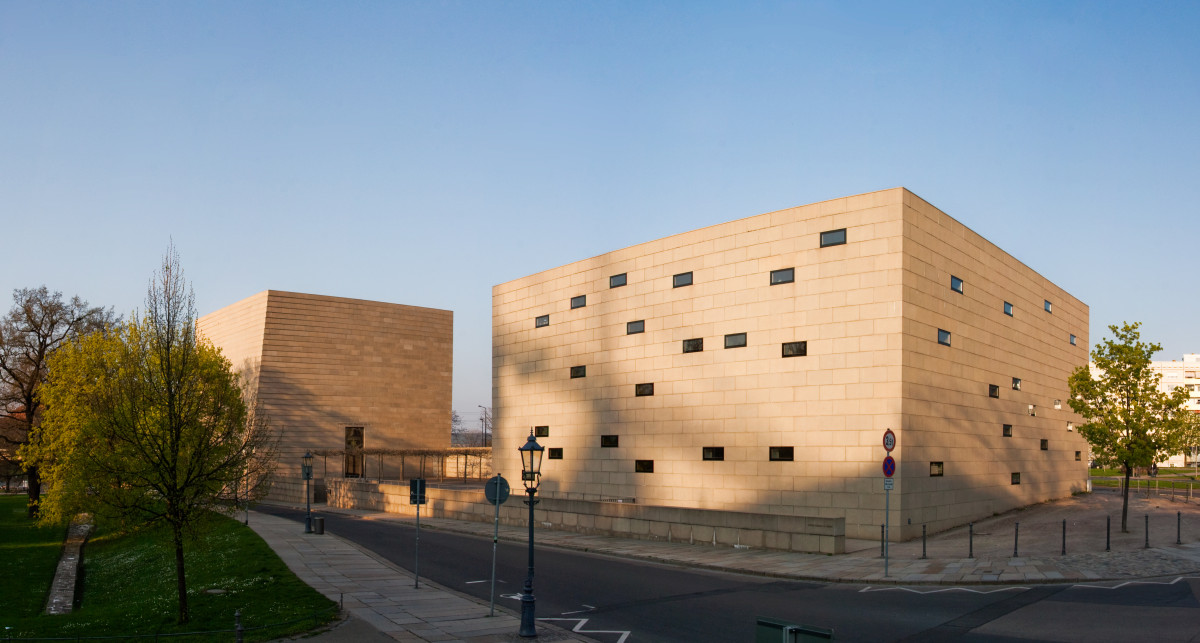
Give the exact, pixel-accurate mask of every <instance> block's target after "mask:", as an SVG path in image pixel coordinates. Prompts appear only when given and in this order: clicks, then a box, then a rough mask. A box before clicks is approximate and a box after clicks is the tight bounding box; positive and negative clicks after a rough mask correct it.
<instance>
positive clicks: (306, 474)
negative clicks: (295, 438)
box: [300, 451, 312, 534]
mask: <svg viewBox="0 0 1200 643" xmlns="http://www.w3.org/2000/svg"><path fill="white" fill-rule="evenodd" d="M300 460H301V465H300V475H301V477H303V478H304V533H306V534H311V533H312V501H311V500H310V497H311V494H309V488H308V487H309V484H311V482H310V481H311V480H312V452H310V451H305V452H304V457H303V458H300Z"/></svg>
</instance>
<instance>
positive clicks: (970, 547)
mask: <svg viewBox="0 0 1200 643" xmlns="http://www.w3.org/2000/svg"><path fill="white" fill-rule="evenodd" d="M974 557H975V523H973V522H969V523H967V558H974Z"/></svg>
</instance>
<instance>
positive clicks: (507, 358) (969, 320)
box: [492, 188, 1088, 539]
mask: <svg viewBox="0 0 1200 643" xmlns="http://www.w3.org/2000/svg"><path fill="white" fill-rule="evenodd" d="M492 302H493V303H492V315H493V331H492V332H493V359H492V365H493V394H492V395H493V404H494V412H495V418H496V422H497V429H496V434H495V453H494V458H495V462H496V470H498V471H502V472H504V473H505V474H509V472H512V473H511V475H514V476H515V475H517V474H518V472H519V471H520V468H521V465H520V461H519V458H518V455H517V447H518V446H520V445H521V444H522V443H523V442H524V441H525V439H526V437H527V436H528V434H529V432H530V430H531V428H533V429H534V430H535V431H536V434H537V436H538V441H539V443H540V444H542V445H543V446H545V447H546V448H547V458H546V459H545V461H544V462H543V467H542V472H543V477H542V483H541V491H540V493H541V494H542V495H544V496H548V497H550V498H563V499H575V500H613V501H615V500H621V501H623V502H635V503H638V504H646V505H656V506H665V507H685V508H694V509H711V510H721V511H732V512H748V513H757V514H770V515H785V516H815V517H824V518H844V520H845V534H846V535H847V536H848V537H859V538H875V537H878V535H879V525H880V524H881V523H883V521H884V475H883V472H882V470H881V463H882V461H883V459H884V457H885V455H887V454H886V452H885V450H884V448H883V446H882V438H883V434H884V431H885V430H887V429H889V428H890V429H892V430H893V431H894V432H895V434H896V436H897V446H896V448H895V451H894V452H893V453H892V455H893V456H894V457H895V458H896V460H897V462H898V468H897V472H896V474H895V490H894V491H893V492H892V496H891V514H890V516H891V530H890V533H891V536H892V538H893V539H897V538H898V539H907V538H911V537H913V536H916V535H919V534H920V532H921V525H922V524H926V525H928V527H929V529H930V530H931V531H937V530H940V529H945V528H949V527H952V526H955V525H959V524H962V523H965V522H967V521H970V520H972V519H977V518H981V517H984V516H990V515H992V514H993V513H994V512H1002V511H1005V510H1008V509H1011V508H1015V507H1018V506H1022V505H1026V504H1029V503H1034V502H1038V501H1043V500H1047V499H1051V498H1056V497H1061V496H1065V495H1068V494H1070V493H1072V492H1074V491H1080V490H1083V489H1085V488H1086V484H1087V462H1086V459H1085V458H1084V457H1083V455H1084V454H1085V453H1086V451H1087V446H1086V444H1085V443H1084V441H1083V440H1082V439H1081V438H1080V437H1079V435H1078V434H1077V433H1075V432H1074V431H1073V430H1072V427H1073V423H1076V422H1078V421H1079V419H1078V418H1077V417H1076V416H1075V415H1074V414H1073V413H1072V412H1071V411H1070V409H1069V407H1068V406H1067V405H1066V403H1065V400H1066V398H1067V395H1068V392H1067V391H1068V389H1067V376H1068V375H1069V374H1070V372H1071V371H1072V370H1073V369H1074V368H1075V367H1077V366H1082V365H1085V364H1087V361H1088V353H1087V346H1088V308H1087V306H1086V305H1084V304H1083V303H1082V302H1080V301H1079V300H1078V299H1076V298H1075V297H1072V296H1071V295H1070V294H1068V293H1067V292H1066V291H1064V290H1063V289H1062V288H1059V287H1058V286H1056V285H1054V284H1053V283H1051V282H1050V281H1049V280H1047V279H1046V278H1044V277H1042V276H1041V275H1039V274H1038V273H1037V272H1034V271H1033V270H1032V269H1030V268H1029V267H1027V266H1025V265H1024V264H1022V263H1021V262H1020V261H1018V260H1016V259H1014V258H1013V257H1012V256H1010V255H1008V254H1007V253H1005V252H1004V251H1003V250H1001V249H1000V248H998V247H996V246H995V245H993V244H992V243H990V242H988V241H987V240H986V239H984V238H982V237H981V236H979V235H978V234H976V233H974V232H972V231H971V230H970V229H968V228H967V227H966V226H964V225H963V224H961V223H959V222H958V221H956V220H954V219H952V218H951V217H949V216H947V215H946V214H945V213H943V212H941V211H939V210H938V209H937V208H935V207H933V206H932V205H930V204H929V203H927V202H926V201H924V200H922V199H921V198H920V197H918V196H917V195H915V194H913V193H912V192H909V191H908V190H906V189H903V188H897V189H892V190H885V191H881V192H873V193H869V194H863V195H859V196H853V197H847V198H842V199H835V200H833V201H826V202H823V203H816V204H812V205H806V206H802V207H797V208H791V209H787V210H781V211H778V212H772V213H769V214H762V215H759V216H753V217H750V218H747V219H741V220H738V221H733V222H730V223H724V224H721V225H715V226H711V227H707V228H703V229H700V230H695V231H692V232H686V233H684V234H679V235H675V236H672V237H667V238H665V239H659V240H657V241H651V242H649V243H644V244H641V245H637V246H633V247H629V248H625V249H623V250H617V251H614V252H610V253H607V254H604V255H601V256H598V257H594V258H591V259H586V260H583V261H579V262H576V263H572V264H568V265H565V266H561V267H559V268H554V269H552V270H547V271H545V272H542V273H538V274H536V275H532V276H529V277H525V278H522V279H517V280H515V281H511V282H508V283H505V284H501V285H498V286H495V287H494V288H493V294H492ZM535 427H536V428H535Z"/></svg>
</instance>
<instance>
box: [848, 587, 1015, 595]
mask: <svg viewBox="0 0 1200 643" xmlns="http://www.w3.org/2000/svg"><path fill="white" fill-rule="evenodd" d="M1014 589H1029V588H1028V587H1001V588H1000V589H989V590H986V591H983V590H978V589H971V588H970V587H941V588H938V589H930V590H924V591H922V590H919V589H913V588H911V587H864V588H862V589H860V590H858V593H859V594H866V593H867V592H886V591H888V590H896V591H903V592H912V593H913V594H938V593H941V592H971V593H972V594H995V593H996V592H1008V591H1012V590H1014Z"/></svg>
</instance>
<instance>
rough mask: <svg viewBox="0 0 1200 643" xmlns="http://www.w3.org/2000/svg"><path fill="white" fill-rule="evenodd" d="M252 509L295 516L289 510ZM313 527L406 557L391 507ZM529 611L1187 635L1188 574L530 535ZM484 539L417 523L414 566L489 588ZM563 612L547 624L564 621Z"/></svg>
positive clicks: (686, 631)
mask: <svg viewBox="0 0 1200 643" xmlns="http://www.w3.org/2000/svg"><path fill="white" fill-rule="evenodd" d="M258 510H259V511H263V512H266V513H272V514H275V515H278V516H284V517H287V518H291V519H298V520H301V521H302V520H303V512H299V511H294V510H288V509H283V508H278V507H259V508H258ZM324 516H325V529H326V531H328V532H331V533H334V534H336V535H338V536H340V537H342V538H346V539H348V540H351V541H353V542H355V543H358V544H359V545H361V546H363V547H365V548H367V549H370V550H372V551H374V552H376V553H377V554H379V555H381V556H383V557H384V558H387V559H388V560H390V561H392V562H393V563H395V564H397V565H399V566H400V567H403V568H405V569H408V570H410V571H411V570H412V569H413V567H414V556H413V546H414V540H415V529H413V528H412V527H411V526H409V525H407V524H400V523H395V522H391V521H377V520H364V519H360V518H354V517H349V516H344V515H338V514H325V515H324ZM527 554H528V549H527V547H526V546H525V545H524V544H514V543H505V542H503V541H502V542H501V543H500V544H499V547H498V552H497V562H496V578H497V581H498V582H497V589H496V594H497V598H496V602H497V605H498V606H504V607H507V608H509V609H513V610H517V609H519V604H518V601H517V600H516V599H515V598H512V597H515V596H516V595H517V594H518V593H519V592H520V591H521V588H522V586H523V584H524V580H525V575H526V571H527V562H526V561H527V558H526V557H527ZM536 557H537V558H536V572H537V576H536V578H535V580H534V586H533V587H534V595H535V596H536V598H537V615H538V618H563V619H578V618H586V619H588V622H587V624H586V626H585V627H586V628H587V629H589V630H608V631H610V632H611V633H607V634H606V633H594V634H589V635H588V636H591V637H592V638H595V639H596V640H599V641H606V642H607V641H614V642H615V641H618V640H619V639H620V637H621V633H623V632H630V636H629V637H628V638H627V639H626V640H627V642H629V643H631V642H633V641H753V640H754V636H755V621H756V619H757V618H758V617H760V616H766V617H772V618H777V619H782V620H785V621H790V622H794V623H802V624H805V625H812V626H817V627H824V628H833V629H834V631H835V637H836V640H845V641H871V642H875V641H904V640H909V641H1028V640H1058V641H1089V642H1093V643H1095V642H1104V641H1122V642H1128V641H1156V642H1158V641H1200V601H1197V595H1198V594H1197V592H1198V591H1200V579H1196V580H1189V579H1184V580H1181V581H1177V582H1174V583H1170V584H1168V583H1169V582H1170V581H1171V580H1172V579H1165V581H1164V583H1159V584H1143V583H1135V584H1127V585H1125V586H1123V587H1120V588H1116V589H1110V588H1098V587H1080V586H1073V585H1037V586H1032V587H1030V588H1028V589H1020V588H1016V589H1014V588H998V587H990V586H989V587H970V588H963V589H949V588H945V587H929V586H922V587H912V588H897V587H869V588H868V587H865V586H862V585H841V584H828V583H824V584H823V583H809V582H800V581H782V580H778V579H769V578H762V577H757V576H749V575H740V574H728V573H718V572H709V571H704V570H695V569H690V568H682V567H674V566H666V565H657V564H653V563H645V562H640V561H634V560H628V559H622V558H612V557H606V556H597V555H593V554H588V553H585V552H576V551H569V550H561V549H554V548H550V547H539V548H538V549H537V552H536ZM491 561H492V542H491V540H490V539H483V538H477V537H473V536H465V535H460V534H455V533H449V532H444V531H435V530H430V529H422V531H421V541H420V574H421V577H422V578H430V579H432V580H434V581H436V582H437V583H438V584H440V585H443V586H445V587H449V588H451V589H454V590H457V591H459V592H463V593H466V594H470V595H472V596H476V597H478V598H482V599H484V600H485V601H486V600H487V599H488V597H489V588H490V583H489V580H490V575H491ZM574 624H575V622H574V621H563V622H560V623H559V625H563V626H566V627H568V629H569V628H570V627H572V626H574Z"/></svg>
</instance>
